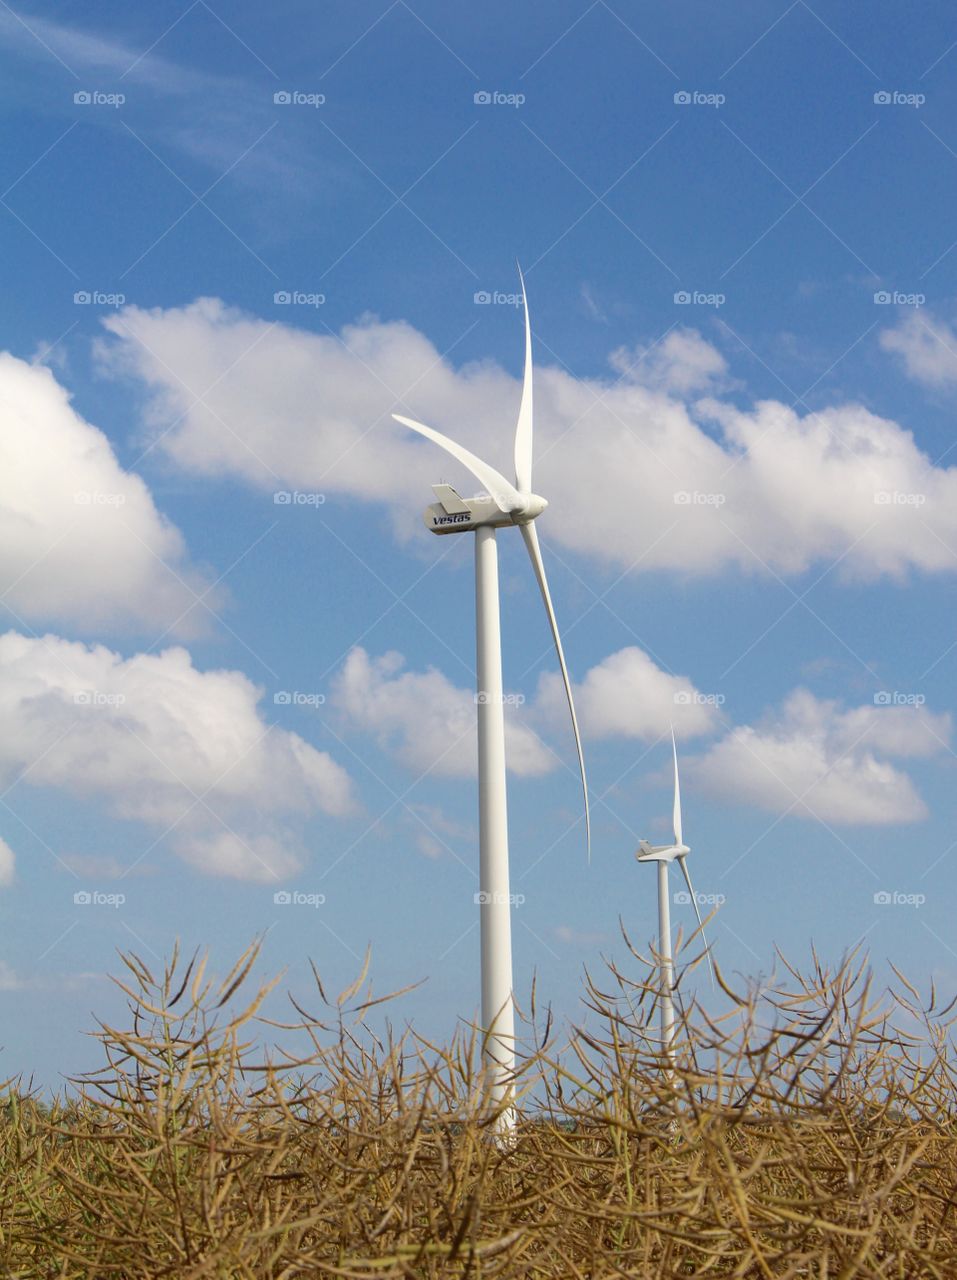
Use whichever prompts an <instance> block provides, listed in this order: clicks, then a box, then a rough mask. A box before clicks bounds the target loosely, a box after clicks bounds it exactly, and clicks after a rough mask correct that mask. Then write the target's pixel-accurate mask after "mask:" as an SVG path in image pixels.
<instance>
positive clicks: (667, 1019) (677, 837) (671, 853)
mask: <svg viewBox="0 0 957 1280" xmlns="http://www.w3.org/2000/svg"><path fill="white" fill-rule="evenodd" d="M671 750H672V754H673V756H674V761H675V800H674V811H673V830H674V843H673V844H649V843H648V841H647V840H641V841H639V844H638V851H637V853H636V854H635V857H636V858H637V859H638V861H639V862H657V864H658V963H659V971H660V983H661V1042H662V1048H663V1051H664V1054H665V1057H666V1058H667V1060H668V1063H669V1065H671V1064H672V1063H673V1061H674V1049H673V1047H672V1046H673V1043H674V1038H675V1005H674V986H675V970H674V961H673V959H672V954H671V904H670V901H669V897H668V867H669V865H670V864H671V863H672V862H677V863H678V865H679V866H680V867H681V872H682V875H683V876H684V878H685V884H686V885H687V886H688V895H689V897H690V898H691V902H692V904H693V906H694V913H695V915H696V917H697V919H698V928H699V929H700V930H701V938H702V941H705V937H704V924H703V922H702V919H701V912H700V911H699V910H698V899H697V897H696V896H695V891H694V886H693V885H692V883H691V873H690V872H689V871H688V864H687V861H686V859H687V857H688V854H689V853H690V852H691V850H690V849H689V848H688V846H687V845H686V844H685V843H684V840H683V838H682V831H681V786H680V784H679V781H678V745H677V743H676V742H675V731H674V729H672V731H671ZM707 956H708V968H709V969H711V981H712V983H714V968H713V966H712V964H711V953H710V951H708V952H707Z"/></svg>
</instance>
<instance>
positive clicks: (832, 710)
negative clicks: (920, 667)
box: [689, 689, 951, 826]
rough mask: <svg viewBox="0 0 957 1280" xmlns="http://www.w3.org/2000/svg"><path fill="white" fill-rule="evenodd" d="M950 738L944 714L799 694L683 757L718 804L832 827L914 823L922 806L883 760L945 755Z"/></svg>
mask: <svg viewBox="0 0 957 1280" xmlns="http://www.w3.org/2000/svg"><path fill="white" fill-rule="evenodd" d="M950 732H951V720H950V716H949V715H946V714H940V715H935V714H934V713H932V712H929V711H927V710H925V709H924V708H923V707H883V706H875V705H871V706H864V707H854V708H851V709H849V710H845V709H844V708H843V707H842V706H841V705H840V704H839V703H837V702H834V701H828V700H823V699H818V698H816V697H815V696H814V695H813V694H812V693H810V692H809V691H808V690H806V689H796V690H795V691H794V692H793V693H792V694H791V695H790V696H789V697H788V699H787V700H786V701H785V703H784V706H783V707H782V709H781V710H780V712H778V713H777V714H774V715H772V716H769V717H768V718H767V720H766V721H764V722H762V723H761V724H759V725H757V726H750V725H743V726H741V727H739V728H736V729H734V730H732V731H731V732H730V733H728V734H727V735H726V736H725V737H724V738H722V739H721V740H720V741H719V742H717V743H715V745H714V746H713V747H711V748H710V750H709V751H707V752H706V753H705V755H704V756H703V757H700V758H699V759H698V760H695V761H690V762H689V773H690V774H691V777H692V778H693V779H694V781H695V782H696V783H697V784H698V785H700V786H701V787H702V788H704V789H705V790H706V791H709V792H711V794H713V795H715V796H717V797H719V798H721V799H736V800H739V801H743V802H744V803H746V804H752V805H755V806H757V807H758V808H760V809H766V810H768V811H770V812H772V813H784V812H785V811H790V812H791V814H792V815H793V816H795V817H799V818H818V819H820V820H821V821H824V822H827V823H833V824H835V825H841V824H851V825H862V826H881V825H886V824H893V823H905V822H916V821H918V820H920V819H921V818H924V817H926V815H927V809H926V806H925V805H924V802H923V800H922V799H921V797H920V795H919V794H918V793H917V791H916V789H915V787H914V784H913V782H912V781H911V779H910V778H909V777H908V776H907V774H905V773H903V772H901V771H900V770H899V769H897V768H895V767H894V765H892V764H891V763H889V759H894V758H907V757H913V756H916V755H930V754H932V753H934V752H937V751H940V750H944V749H946V744H947V742H948V741H949V738H950ZM881 757H884V758H881Z"/></svg>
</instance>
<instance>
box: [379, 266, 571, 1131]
mask: <svg viewBox="0 0 957 1280" xmlns="http://www.w3.org/2000/svg"><path fill="white" fill-rule="evenodd" d="M519 278H520V280H521V284H522V300H523V302H524V304H525V375H524V381H523V384H522V401H521V405H520V407H519V411H518V424H517V426H516V428H515V484H514V485H512V484H510V483H509V482H508V480H506V479H505V477H504V476H503V475H501V474H500V473H499V472H498V471H496V470H495V469H494V467H491V466H489V465H488V464H487V463H485V462H483V461H482V460H481V458H477V457H476V456H475V454H474V453H470V452H469V450H468V449H464V448H463V447H462V446H461V445H460V444H456V442H455V441H454V440H450V439H449V438H448V436H444V435H442V433H441V432H439V431H435V430H433V429H432V428H431V427H426V426H423V425H422V423H421V422H414V421H412V419H411V418H404V417H402V416H401V415H400V414H397V413H396V414H393V415H392V416H393V417H394V418H395V420H396V421H397V422H401V423H403V425H405V426H407V427H411V429H412V430H413V431H417V432H418V433H419V434H420V435H423V436H425V437H426V438H427V439H429V440H431V441H433V442H434V443H435V444H437V445H439V446H441V448H443V449H444V450H445V451H446V452H447V453H449V454H451V455H452V457H453V458H455V459H456V460H457V461H458V462H460V463H461V464H462V465H463V466H464V467H466V468H467V469H468V470H469V471H470V472H471V473H472V475H473V476H475V478H476V479H477V480H478V481H479V483H480V484H481V485H483V486H484V488H485V490H486V492H485V493H482V494H480V495H479V496H478V497H475V498H462V497H460V496H459V494H458V493H456V491H455V490H454V489H453V488H452V487H451V485H447V484H436V485H433V486H432V491H433V493H434V494H435V496H436V498H437V499H438V501H437V502H436V503H434V504H433V505H432V506H430V507H428V508H426V511H425V517H424V518H425V523H426V525H427V527H428V528H429V529H431V530H432V532H433V533H438V534H445V533H471V532H474V534H475V649H476V685H477V693H476V703H477V707H478V770H479V860H480V867H479V888H480V890H481V893H480V897H479V902H480V931H481V952H482V1028H483V1032H484V1048H483V1056H484V1060H485V1067H486V1080H487V1085H486V1087H487V1096H488V1099H489V1102H490V1103H491V1105H492V1106H493V1108H495V1109H499V1108H501V1116H500V1120H499V1124H498V1127H499V1130H500V1131H505V1132H509V1131H510V1130H511V1129H512V1128H513V1127H514V1123H515V1117H514V1111H513V1109H512V1107H511V1106H510V1105H508V1106H507V1105H505V1104H506V1103H507V1100H508V1094H509V1090H510V1088H511V1081H512V1075H513V1072H514V1067H515V1016H514V1015H515V1011H514V1002H513V993H512V932H511V907H510V896H509V875H508V813H507V804H506V786H505V716H504V696H503V690H502V637H501V627H500V621H499V590H498V549H497V546H496V542H495V532H496V530H497V529H507V528H511V527H512V526H513V525H517V526H518V528H519V529H520V530H521V533H522V537H523V538H524V540H525V546H526V547H527V548H528V554H529V557H530V559H531V562H532V568H533V570H534V572H535V577H536V579H537V581H538V587H539V590H540V591H541V594H542V601H543V603H544V605H545V612H546V614H547V615H548V622H549V626H550V627H551V631H552V636H553V638H554V641H555V649H556V651H557V653H558V662H559V666H560V667H561V671H562V680H563V681H564V684H565V696H566V697H567V699H568V709H569V711H570V712H571V719H572V729H573V730H574V733H575V746H576V749H577V751H578V767H579V770H580V772H581V780H582V792H583V794H584V799H585V838H586V844H587V848H588V853H589V858H590V856H591V824H590V819H589V813H588V785H587V783H586V781H585V761H584V757H583V755H582V745H581V736H580V735H579V732H578V720H577V718H576V716H575V704H574V701H573V699H572V687H571V682H570V681H569V678H568V668H567V667H566V665H565V655H564V653H563V651H562V642H561V637H560V635H559V632H558V623H557V621H556V619H555V610H554V609H553V608H552V600H551V595H550V593H549V590H548V580H547V579H546V577H545V566H544V565H543V563H542V553H541V549H540V547H539V543H538V533H537V532H536V529H535V526H534V524H533V523H532V521H533V520H535V518H536V517H537V516H539V515H541V513H542V512H543V511H544V510H545V508H546V506H547V505H548V503H547V502H546V501H545V499H544V498H542V497H539V496H538V495H537V494H535V493H533V492H532V330H531V326H530V324H529V318H528V303H527V300H526V299H525V281H524V279H523V278H522V274H521V270H519Z"/></svg>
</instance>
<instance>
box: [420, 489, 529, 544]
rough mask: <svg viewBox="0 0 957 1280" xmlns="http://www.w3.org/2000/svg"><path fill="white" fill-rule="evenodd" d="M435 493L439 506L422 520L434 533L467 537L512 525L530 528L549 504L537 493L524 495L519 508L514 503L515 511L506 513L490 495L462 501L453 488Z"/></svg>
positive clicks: (432, 507)
mask: <svg viewBox="0 0 957 1280" xmlns="http://www.w3.org/2000/svg"><path fill="white" fill-rule="evenodd" d="M432 491H433V493H434V494H435V496H436V497H437V498H438V502H433V503H432V505H431V506H430V507H426V509H425V511H424V512H423V513H422V519H423V520H424V521H425V525H426V528H427V529H431V530H432V532H433V533H467V532H469V531H471V530H473V529H481V528H492V529H503V528H507V527H508V526H509V525H514V524H519V525H521V524H528V522H529V521H530V520H534V519H535V518H536V517H537V516H540V515H541V514H542V512H543V511H544V510H545V508H546V507H547V506H548V500H547V499H546V498H542V497H539V495H538V494H537V493H528V494H522V495H521V497H522V501H521V503H520V504H519V503H514V504H512V506H513V508H514V509H511V510H508V511H503V510H502V508H501V505H500V504H499V503H498V502H497V501H496V499H495V498H493V497H492V495H491V494H489V493H479V494H477V495H476V496H475V497H474V498H463V497H461V496H460V495H459V494H458V493H457V492H456V491H455V489H453V488H452V486H451V485H450V484H435V485H433V486H432Z"/></svg>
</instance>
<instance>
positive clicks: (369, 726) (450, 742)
mask: <svg viewBox="0 0 957 1280" xmlns="http://www.w3.org/2000/svg"><path fill="white" fill-rule="evenodd" d="M404 666H405V659H404V658H403V656H402V654H400V653H395V652H394V651H393V652H390V653H385V654H382V656H381V657H378V658H376V657H371V656H370V655H369V654H368V653H367V652H366V651H365V649H363V648H361V647H356V648H354V649H353V650H352V651H351V652H350V653H349V655H348V657H347V658H346V660H345V662H344V663H343V666H342V670H341V671H340V672H339V673H338V675H337V676H336V678H335V680H334V681H333V686H332V695H331V702H332V705H333V706H334V707H335V708H336V709H337V710H338V711H339V713H340V714H341V715H342V716H343V717H344V718H345V719H346V720H347V721H348V722H349V724H350V726H352V727H354V728H356V729H359V730H360V731H365V732H367V733H370V734H371V735H372V736H373V737H374V738H375V740H376V741H377V742H378V743H379V745H380V746H381V747H383V748H384V749H385V750H387V751H390V752H391V753H392V754H394V755H395V756H396V757H397V758H398V759H400V760H401V761H402V762H403V763H404V764H407V765H408V766H409V767H410V768H412V769H416V770H418V771H420V772H421V773H430V774H433V775H435V776H437V777H446V778H470V777H473V776H474V775H475V773H476V771H477V767H478V759H477V750H476V743H475V696H474V694H473V692H472V691H471V689H462V688H459V687H458V686H457V685H454V684H453V683H452V681H451V680H449V678H448V677H447V676H445V675H443V673H442V672H441V671H438V670H437V669H436V668H434V667H430V668H429V669H428V670H427V671H421V672H420V671H405V670H403V668H404ZM505 711H506V714H505V755H506V759H507V762H508V767H509V769H510V770H511V771H512V773H514V774H517V775H518V776H519V777H538V776H540V775H542V774H545V773H550V772H551V770H552V769H554V768H555V767H556V765H557V763H558V761H557V759H556V757H555V756H554V755H553V754H552V752H551V751H549V750H548V748H547V747H546V746H545V745H544V743H543V742H542V740H541V739H540V738H539V737H538V735H537V734H536V733H535V732H534V731H533V730H532V729H531V728H530V727H529V726H528V725H527V724H524V723H522V722H521V721H520V720H519V719H518V718H517V716H516V715H515V714H514V712H515V707H514V705H509V704H506V709H505Z"/></svg>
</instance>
